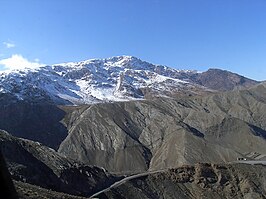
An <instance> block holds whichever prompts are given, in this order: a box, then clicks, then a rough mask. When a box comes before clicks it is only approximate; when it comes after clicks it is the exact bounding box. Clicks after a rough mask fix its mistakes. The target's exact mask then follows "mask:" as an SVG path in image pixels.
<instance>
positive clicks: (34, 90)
mask: <svg viewBox="0 0 266 199" xmlns="http://www.w3.org/2000/svg"><path fill="white" fill-rule="evenodd" d="M195 73H196V72H195V71H182V70H176V69H173V68H169V67H166V66H162V65H154V64H151V63H148V62H145V61H142V60H140V59H138V58H136V57H133V56H117V57H111V58H107V59H89V60H85V61H81V62H68V63H61V64H54V65H51V66H43V67H40V68H37V69H23V70H16V71H10V72H1V73H0V92H1V93H8V94H12V95H14V96H15V97H16V98H17V99H18V100H33V101H40V100H49V101H51V102H55V103H58V104H81V103H95V102H99V101H124V100H132V99H143V98H144V97H145V95H146V94H147V93H149V94H154V95H169V93H173V92H177V91H179V90H180V89H183V88H187V87H195V85H194V84H192V83H189V77H191V76H192V75H193V74H195Z"/></svg>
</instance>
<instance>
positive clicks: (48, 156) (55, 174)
mask: <svg viewBox="0 0 266 199" xmlns="http://www.w3.org/2000/svg"><path fill="white" fill-rule="evenodd" d="M0 150H1V151H2V153H3V155H4V157H5V158H6V162H7V166H8V169H9V171H10V173H11V176H12V178H13V179H15V180H17V181H21V182H26V183H30V184H34V185H38V186H41V187H43V188H46V189H51V190H54V191H59V192H65V193H69V194H74V195H83V196H89V195H91V194H93V193H94V192H96V191H98V190H101V189H103V188H104V187H106V186H108V185H110V184H112V183H113V182H115V181H116V180H117V178H116V177H114V176H112V175H110V174H108V173H107V172H106V171H105V170H104V169H101V168H98V167H93V166H87V165H84V164H81V163H79V162H76V161H73V160H72V159H71V158H67V157H64V156H62V155H60V154H58V153H57V152H56V151H54V150H53V149H51V148H48V147H46V146H44V145H42V144H40V143H38V142H33V141H30V140H26V139H21V138H16V137H13V136H11V135H10V134H8V133H7V132H5V131H1V130H0ZM118 179H119V178H118Z"/></svg>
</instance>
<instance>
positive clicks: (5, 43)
mask: <svg viewBox="0 0 266 199" xmlns="http://www.w3.org/2000/svg"><path fill="white" fill-rule="evenodd" d="M3 44H4V45H5V46H6V48H14V47H15V46H16V45H15V44H14V43H12V42H3Z"/></svg>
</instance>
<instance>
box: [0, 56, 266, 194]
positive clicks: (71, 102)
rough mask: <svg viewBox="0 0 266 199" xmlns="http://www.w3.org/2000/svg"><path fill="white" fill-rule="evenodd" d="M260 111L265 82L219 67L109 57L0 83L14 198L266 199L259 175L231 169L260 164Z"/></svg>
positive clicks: (260, 170)
mask: <svg viewBox="0 0 266 199" xmlns="http://www.w3.org/2000/svg"><path fill="white" fill-rule="evenodd" d="M265 113H266V84H265V82H259V81H255V80H251V79H248V78H246V77H243V76H241V75H238V74H236V73H232V72H229V71H225V70H220V69H209V70H208V71H206V72H198V71H193V70H190V71H189V70H177V69H173V68H170V67H167V66H162V65H154V64H151V63H148V62H145V61H142V60H140V59H138V58H136V57H132V56H118V57H112V58H107V59H91V60H87V61H81V62H77V63H62V64H55V65H52V66H44V67H40V68H36V69H23V70H16V71H7V72H1V73H0V118H1V120H0V129H2V130H0V143H1V145H0V148H1V151H2V153H3V155H4V156H5V158H6V162H7V167H8V169H9V171H10V173H11V176H12V178H13V181H14V183H15V186H16V188H17V191H18V194H19V196H20V197H21V198H42V197H43V198H45V197H47V196H51V197H54V198H60V197H65V198H75V197H76V196H83V197H89V196H92V195H93V194H94V195H95V197H100V198H177V197H179V198H213V197H217V198H232V197H236V198H265V197H266V189H265V187H266V184H265V183H266V181H265V179H264V178H263V176H264V175H263V174H264V173H265V167H264V166H254V165H249V164H243V162H239V161H238V160H239V159H241V160H248V161H251V162H252V161H257V162H265V160H266V123H265V121H266V120H265V118H266V115H265ZM244 163H245V162H244ZM38 186H40V187H42V188H38ZM49 189H51V190H50V191H49ZM38 190H42V191H38ZM213 192H215V193H213ZM28 193H30V194H28ZM133 193H137V194H136V195H134V194H133ZM62 194H63V195H62ZM68 194H72V195H76V196H71V195H68ZM94 195H93V196H94ZM201 196H202V197H201Z"/></svg>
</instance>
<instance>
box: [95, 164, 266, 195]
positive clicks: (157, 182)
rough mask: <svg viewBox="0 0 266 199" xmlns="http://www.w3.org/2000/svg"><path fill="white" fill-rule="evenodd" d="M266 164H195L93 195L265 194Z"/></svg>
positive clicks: (139, 179) (147, 176)
mask: <svg viewBox="0 0 266 199" xmlns="http://www.w3.org/2000/svg"><path fill="white" fill-rule="evenodd" d="M265 176H266V168H265V166H261V165H255V166H252V165H245V164H235V165H216V164H196V165H195V166H183V167H179V168H173V169H169V170H168V171H164V172H160V173H155V174H149V175H146V176H142V177H139V178H135V179H132V180H130V181H127V182H125V183H124V184H121V185H119V186H117V187H114V188H112V189H111V190H108V191H106V192H104V193H102V194H100V195H98V196H96V197H97V198H101V199H107V198H124V199H130V198H134V199H135V198H141V199H148V198H151V199H160V198H164V199H171V198H180V199H197V198H198V199H199V198H201V199H202V198H206V199H207V198H217V199H224V198H237V199H242V198H245V199H254V198H265V197H266V177H265Z"/></svg>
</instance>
